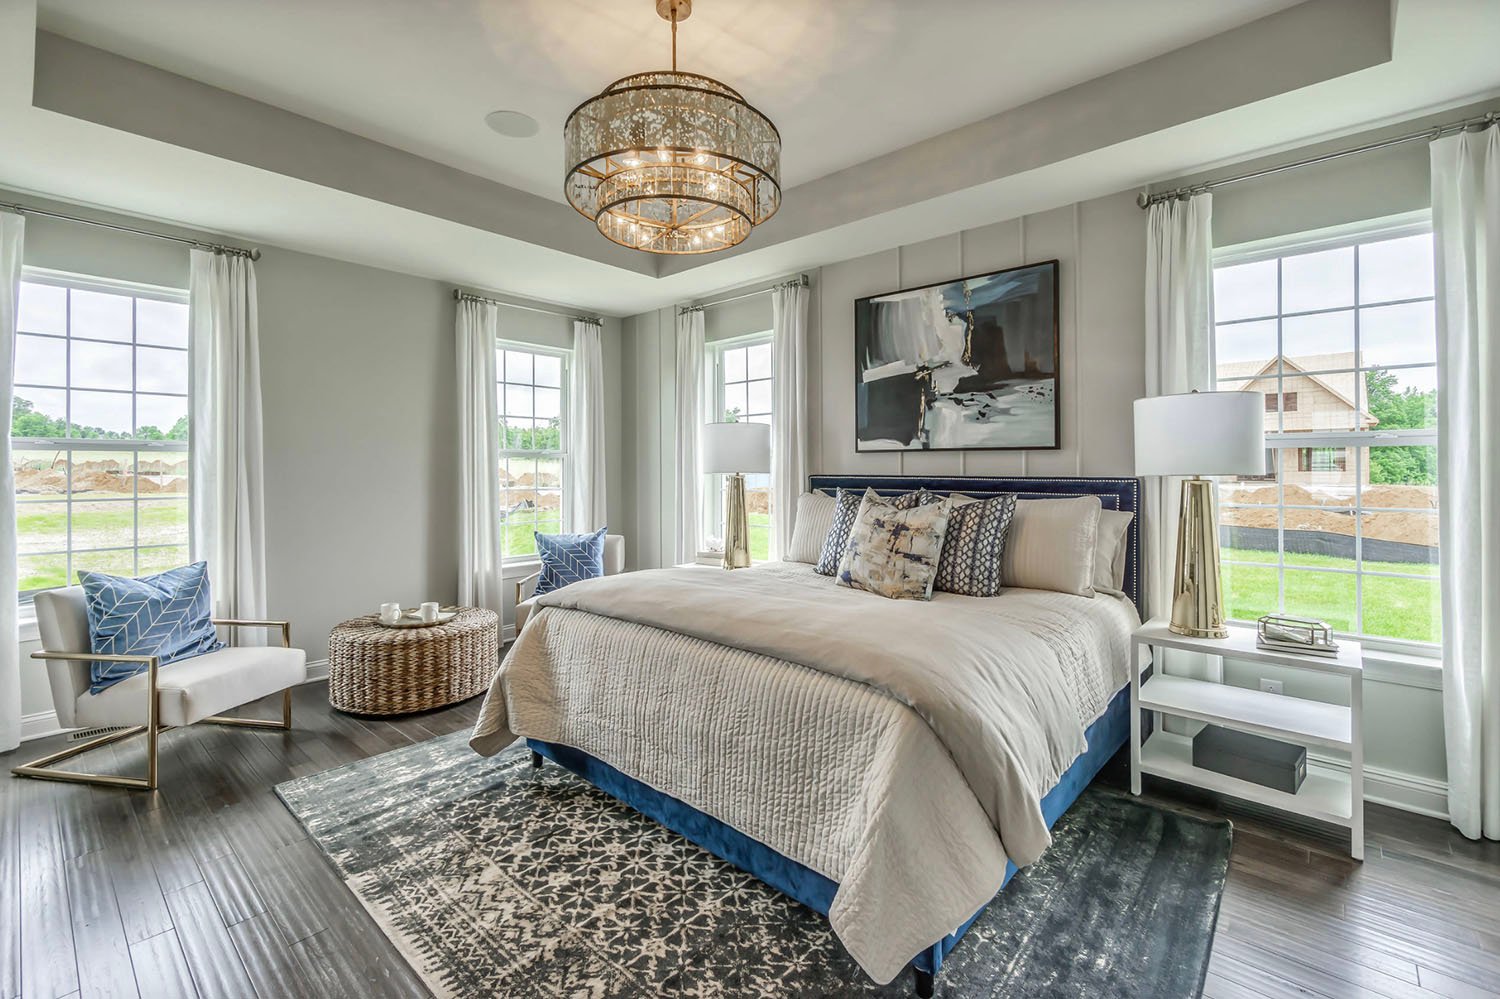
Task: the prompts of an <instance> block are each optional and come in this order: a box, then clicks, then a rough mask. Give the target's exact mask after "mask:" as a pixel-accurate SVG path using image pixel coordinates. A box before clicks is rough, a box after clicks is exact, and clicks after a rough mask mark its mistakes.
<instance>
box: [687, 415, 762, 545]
mask: <svg viewBox="0 0 1500 999" xmlns="http://www.w3.org/2000/svg"><path fill="white" fill-rule="evenodd" d="M703 470H704V471H705V472H718V473H722V474H726V475H728V476H729V477H728V478H727V479H726V480H725V481H724V568H726V569H743V568H745V567H746V566H748V565H749V564H750V513H749V511H748V510H747V509H746V508H745V473H746V472H751V473H756V472H759V473H764V472H769V471H770V470H771V428H770V427H769V426H768V425H767V424H764V423H710V424H708V425H707V426H705V427H704V428H703Z"/></svg>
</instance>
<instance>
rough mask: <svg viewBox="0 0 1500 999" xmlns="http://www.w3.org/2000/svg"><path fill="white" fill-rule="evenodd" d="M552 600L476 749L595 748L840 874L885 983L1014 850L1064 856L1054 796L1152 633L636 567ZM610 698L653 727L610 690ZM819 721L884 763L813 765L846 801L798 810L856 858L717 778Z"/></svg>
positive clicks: (856, 934)
mask: <svg viewBox="0 0 1500 999" xmlns="http://www.w3.org/2000/svg"><path fill="white" fill-rule="evenodd" d="M539 603H540V613H539V615H538V616H537V617H536V618H534V619H533V620H532V621H531V622H529V623H528V627H527V628H526V629H524V630H523V632H522V634H521V636H520V638H519V639H518V640H517V642H516V644H515V646H514V647H513V648H512V650H511V652H510V654H509V655H508V656H507V657H506V661H505V663H504V664H503V665H502V667H501V670H500V673H499V674H498V675H497V676H496V679H495V683H494V686H493V687H492V689H491V693H490V696H489V697H488V698H487V699H486V702H485V705H484V707H483V708H482V709H481V713H480V719H479V722H478V723H477V725H476V727H475V734H474V738H473V740H472V744H473V746H474V748H475V749H476V750H477V751H479V752H481V753H493V752H497V751H499V749H501V748H503V747H504V746H505V745H506V744H508V743H509V742H510V741H512V740H513V739H514V738H515V737H517V736H529V737H534V738H540V739H546V740H549V741H559V742H563V743H566V744H569V745H574V746H577V747H578V748H580V749H583V750H585V751H587V752H591V753H593V754H594V755H596V756H599V757H600V758H601V759H604V760H605V762H608V763H610V764H611V765H613V766H616V767H617V768H619V769H621V770H623V771H624V772H626V773H629V774H630V775H631V776H633V777H636V779H638V780H643V781H646V782H647V783H651V784H652V786H655V787H657V788H658V789H659V790H662V791H664V792H666V793H668V794H672V795H674V796H676V797H678V798H680V799H682V800H684V801H686V802H687V803H688V804H690V805H693V806H694V807H696V808H699V809H700V810H703V811H705V812H708V813H709V814H711V815H714V816H715V817H716V818H719V819H720V820H721V821H725V822H728V823H729V824H731V825H734V826H735V828H737V829H740V830H741V831H742V832H746V833H747V834H749V835H753V836H756V838H759V839H761V840H762V841H763V842H766V843H767V845H769V846H771V847H772V848H774V849H778V850H781V851H782V852H785V853H786V854H787V855H788V856H791V857H792V858H793V859H795V860H798V861H799V862H802V863H804V864H807V865H808V866H810V867H813V869H815V870H818V871H819V872H820V873H823V874H825V876H828V877H830V878H832V879H833V880H835V881H838V882H839V885H840V887H839V894H838V897H837V898H836V899H835V905H834V909H833V911H831V912H830V918H831V919H832V921H833V925H834V928H835V930H836V931H838V932H839V935H840V938H841V939H842V940H843V941H844V944H845V946H846V947H848V948H849V951H850V953H851V954H852V955H853V956H854V957H855V958H856V959H857V960H859V961H860V963H861V965H862V966H863V967H864V968H865V969H866V970H867V971H868V972H869V973H870V974H871V976H872V977H873V978H875V979H876V980H877V981H887V980H889V979H890V978H891V977H893V976H894V975H895V974H896V973H898V972H899V971H900V969H901V968H902V967H903V966H904V965H905V963H906V961H908V960H909V959H910V958H911V957H912V955H913V954H915V953H916V952H917V951H918V950H921V949H922V948H923V947H926V946H928V945H930V944H931V943H933V942H935V941H936V940H937V939H940V938H941V937H942V936H944V935H946V934H947V933H949V932H951V931H952V930H953V929H954V928H956V926H957V925H958V924H959V923H960V922H962V921H963V920H964V919H966V918H967V917H968V916H969V915H972V913H973V912H974V911H975V910H976V909H978V908H979V906H980V905H982V904H983V903H984V902H985V901H987V900H988V898H989V897H990V896H992V895H993V893H994V892H995V890H996V889H997V888H998V886H999V881H1000V877H1001V876H1002V875H1003V872H1004V861H1005V857H1006V856H1007V855H1008V856H1009V857H1010V859H1012V860H1014V861H1015V862H1016V863H1017V865H1018V866H1024V865H1026V864H1029V863H1031V862H1032V861H1033V860H1035V859H1036V858H1037V857H1038V856H1039V855H1040V854H1041V852H1042V850H1044V849H1045V848H1046V846H1047V845H1048V843H1049V842H1050V834H1049V833H1048V830H1047V828H1046V824H1045V822H1044V821H1043V819H1042V815H1041V809H1040V799H1041V797H1042V796H1043V795H1044V794H1045V793H1046V792H1047V791H1048V790H1049V789H1050V788H1051V787H1052V785H1053V784H1055V783H1056V781H1057V779H1058V778H1059V776H1061V774H1062V773H1063V771H1064V770H1066V769H1067V767H1068V766H1069V765H1070V764H1071V763H1072V761H1073V760H1074V759H1075V758H1076V757H1077V756H1078V755H1079V754H1080V753H1082V752H1083V750H1084V749H1085V740H1084V734H1083V733H1084V729H1085V727H1086V726H1087V725H1088V724H1089V722H1091V721H1092V720H1093V718H1094V717H1096V716H1097V715H1098V713H1099V712H1100V711H1102V710H1103V708H1104V706H1105V704H1107V703H1108V700H1109V696H1110V694H1111V693H1112V692H1113V691H1114V690H1115V689H1117V688H1118V686H1119V685H1120V683H1122V682H1123V679H1124V658H1125V652H1124V648H1125V636H1127V635H1128V633H1129V629H1130V627H1131V626H1133V624H1134V621H1133V618H1134V611H1133V609H1131V608H1130V607H1129V605H1128V603H1126V602H1124V601H1117V600H1114V599H1113V598H1097V599H1096V600H1087V599H1084V598H1078V597H1067V596H1065V595H1062V594H1039V593H1036V592H1035V591H1020V590H1017V591H1010V592H1008V593H1007V594H1006V595H1004V596H1001V597H997V598H990V599H983V600H981V599H975V598H967V597H954V596H952V595H947V594H944V595H940V597H939V598H938V599H935V600H934V601H932V602H931V603H924V602H917V601H893V600H886V599H884V598H881V597H878V596H875V595H873V594H870V593H865V592H861V591H857V590H851V589H847V588H844V587H838V586H835V585H833V583H832V581H831V580H829V579H827V578H825V577H821V576H817V575H816V574H815V573H812V572H811V570H810V569H809V567H807V566H801V565H779V564H778V565H767V566H762V567H758V568H757V569H754V570H749V571H740V572H733V573H729V572H708V571H704V570H698V569H663V570H653V571H649V572H636V573H628V574H624V575H620V576H613V577H605V578H602V579H597V580H589V581H586V582H584V583H577V584H573V585H571V586H568V587H566V588H564V589H563V590H560V591H557V592H555V593H552V594H548V595H547V596H545V597H543V598H542V599H541V600H540V601H539ZM788 664H796V665H795V666H794V665H788ZM798 666H801V667H806V669H798V668H797V667H798ZM606 672H607V673H609V674H622V673H623V674H625V675H620V676H614V677H605V676H603V675H601V674H602V673H606ZM630 673H635V674H636V675H635V676H634V677H630V678H629V679H627V677H628V676H629V674H630ZM761 681H764V688H763V689H754V685H755V684H756V683H760V682H761ZM850 681H852V683H851V682H850ZM610 685H614V686H615V687H616V688H617V689H616V691H615V695H616V697H617V698H619V697H623V699H624V702H625V703H627V704H630V705H633V710H634V712H635V717H634V719H631V718H625V717H620V716H619V714H620V713H619V712H618V710H617V708H616V707H615V706H614V704H613V702H612V701H611V700H609V699H608V698H607V697H604V696H602V695H603V694H604V690H603V688H604V687H606V686H610ZM773 688H774V689H773ZM648 692H649V696H652V697H663V696H664V697H666V698H672V697H674V696H676V697H680V698H682V699H683V701H684V704H683V705H682V706H681V707H679V708H678V709H676V710H677V713H678V715H679V716H680V715H681V714H682V713H683V712H688V713H692V712H701V711H705V710H707V711H711V712H718V714H717V717H716V718H715V717H709V718H707V719H703V720H705V721H707V722H709V723H710V724H709V726H708V727H709V728H715V727H716V728H718V729H719V730H720V732H722V733H724V734H725V737H726V738H728V739H729V741H728V742H716V740H715V739H714V737H713V736H711V735H710V736H708V737H707V738H704V734H705V733H704V732H703V731H701V730H700V731H698V732H697V736H698V737H697V738H695V739H691V740H682V739H675V738H671V737H670V735H668V734H667V732H666V731H664V730H663V728H662V724H663V722H664V719H665V718H666V714H664V713H663V709H662V708H661V706H660V705H659V704H657V703H655V702H652V703H649V704H647V703H646V702H645V701H644V699H643V698H644V697H645V696H647V695H648ZM727 694H728V695H732V696H726V695H727ZM840 699H841V700H842V701H843V702H845V703H843V704H834V703H833V702H834V701H836V700H840ZM821 700H827V701H829V703H828V704H826V705H823V706H822V707H820V708H817V709H812V708H810V705H813V704H815V703H818V702H820V701H821ZM667 713H668V714H669V713H670V712H667ZM809 713H810V714H811V715H812V716H814V717H813V718H811V719H809V718H806V717H804V718H802V721H803V723H804V724H805V723H806V722H807V721H809V720H811V721H812V722H813V724H812V726H811V727H812V729H813V732H812V738H813V739H816V738H818V736H819V735H820V734H821V735H822V736H823V737H824V738H825V739H828V740H833V741H835V742H840V741H848V740H856V741H858V742H859V743H860V747H857V748H855V749H851V750H850V751H849V752H848V753H846V754H845V756H844V757H840V756H839V753H838V751H837V750H835V751H833V757H834V758H835V759H836V760H841V759H847V760H849V761H855V760H857V761H858V763H857V765H858V766H859V767H860V768H862V770H858V771H845V772H834V773H824V772H817V773H809V772H807V770H803V771H802V773H801V779H802V781H803V782H804V783H808V784H817V785H822V786H824V787H825V788H828V792H827V793H826V794H825V795H820V796H816V797H814V798H813V799H812V800H811V801H810V802H803V803H801V804H800V805H799V806H798V807H797V808H793V809H791V811H793V812H796V811H798V809H799V808H800V809H801V810H803V811H806V810H808V809H811V808H826V809H829V810H833V811H839V812H841V814H840V815H839V816H838V821H833V820H832V818H831V817H830V816H815V817H807V816H801V817H797V816H791V817H788V816H782V819H783V821H791V822H792V824H794V825H795V824H797V823H799V822H800V824H801V825H802V826H805V827H811V828H823V829H826V830H830V831H831V832H830V834H831V835H833V838H834V843H833V844H832V845H833V846H834V847H836V848H835V849H831V850H829V851H826V852H825V851H822V850H819V849H818V848H817V847H815V846H813V845H811V844H809V843H808V842H807V841H806V840H801V841H799V840H798V837H797V836H796V835H795V834H794V833H793V834H789V835H787V836H786V837H785V839H786V840H787V842H789V843H792V844H794V845H800V846H801V849H800V850H798V849H791V850H787V849H784V848H783V843H782V842H781V841H780V840H781V839H782V838H783V837H781V836H779V835H778V831H777V830H776V829H766V828H749V829H747V828H745V827H744V826H743V825H741V824H739V823H740V822H746V821H748V822H752V823H753V821H754V820H753V819H752V818H750V817H749V816H747V815H745V814H744V813H743V812H737V810H736V809H735V808H734V806H733V804H732V803H731V802H727V801H724V800H722V799H721V800H717V801H716V800H713V799H715V797H716V792H715V787H714V784H715V780H714V777H715V774H714V771H715V769H722V770H728V769H730V768H731V767H732V766H733V765H734V758H735V757H737V756H741V755H747V756H751V757H754V756H757V755H765V754H764V753H763V752H762V751H761V749H760V748H759V747H755V746H752V745H747V744H745V743H744V742H743V741H741V740H740V739H739V738H737V737H736V736H735V733H736V732H741V733H743V732H752V731H757V730H759V731H762V732H767V733H770V732H773V731H776V730H778V727H779V719H777V718H776V717H775V716H776V715H777V714H782V715H788V716H805V715H808V714H809ZM913 713H915V715H916V716H918V717H919V718H920V719H921V722H925V725H924V724H921V722H917V721H916V719H914V718H912V714H913ZM610 714H613V715H615V717H606V716H607V715H610ZM856 717H857V718H859V719H861V720H860V722H859V724H851V719H854V718H856ZM908 719H910V721H908ZM715 722H717V724H714V723H715ZM668 724H676V723H668ZM637 726H639V727H637ZM622 728H623V729H624V730H625V731H624V733H623V738H622V733H621V731H620V730H621V729H622ZM695 728H698V726H696V725H695ZM820 730H821V732H820ZM934 736H935V738H934ZM653 741H654V742H656V743H657V748H656V752H657V753H666V752H668V750H667V748H666V747H667V744H668V743H670V752H671V753H672V754H675V755H681V754H686V755H688V756H692V755H693V754H695V753H696V754H697V755H698V756H700V757H702V759H699V760H696V761H694V763H693V764H692V767H693V772H692V773H691V774H688V775H686V776H684V777H682V778H681V779H682V780H683V781H684V782H685V783H686V785H687V786H685V787H684V786H677V785H675V784H673V783H667V784H666V786H663V784H662V783H654V782H653V780H652V778H653V777H655V778H657V779H658V780H659V779H661V777H662V773H664V772H678V773H680V772H681V771H682V769H683V763H682V762H680V761H679V762H676V763H675V764H673V765H672V766H669V767H667V768H666V770H665V771H661V770H660V768H658V767H655V766H654V765H653V764H652V763H651V762H650V761H649V760H647V759H645V757H647V756H650V755H651V752H650V750H649V749H648V750H645V751H644V752H643V750H642V749H641V745H642V744H650V743H652V742H653ZM695 744H696V746H697V748H696V749H695V748H694V746H695ZM824 755H826V753H825V754H824ZM611 757H614V758H611ZM912 761H919V762H920V766H921V769H912ZM642 770H647V771H650V770H657V771H659V772H655V773H642V772H639V771H642ZM761 772H762V773H765V771H761ZM674 779H675V778H674ZM771 783H775V782H774V781H773V782H771ZM840 784H841V785H847V786H846V787H835V785H840ZM966 791H967V792H968V793H967V794H966V793H965V792H966ZM793 793H795V790H794V791H793ZM976 803H977V806H978V807H977V808H976ZM912 809H917V810H918V811H917V812H916V813H915V814H911V813H910V810H912ZM726 812H727V813H730V814H726ZM839 833H842V834H841V835H840V834H839ZM799 853H800V855H799ZM810 854H811V856H809V855H810Z"/></svg>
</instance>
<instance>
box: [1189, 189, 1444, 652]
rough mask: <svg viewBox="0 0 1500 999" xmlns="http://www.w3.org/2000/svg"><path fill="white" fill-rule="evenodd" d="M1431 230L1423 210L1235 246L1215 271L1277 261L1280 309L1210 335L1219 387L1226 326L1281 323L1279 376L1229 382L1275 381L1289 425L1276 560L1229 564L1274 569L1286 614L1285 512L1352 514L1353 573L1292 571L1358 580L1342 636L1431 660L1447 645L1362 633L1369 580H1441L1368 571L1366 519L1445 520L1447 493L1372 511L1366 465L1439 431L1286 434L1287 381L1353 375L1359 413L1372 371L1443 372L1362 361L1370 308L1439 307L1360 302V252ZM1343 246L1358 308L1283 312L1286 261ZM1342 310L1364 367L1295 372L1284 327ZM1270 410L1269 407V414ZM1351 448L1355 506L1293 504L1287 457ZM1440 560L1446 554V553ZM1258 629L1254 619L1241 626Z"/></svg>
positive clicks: (1280, 445)
mask: <svg viewBox="0 0 1500 999" xmlns="http://www.w3.org/2000/svg"><path fill="white" fill-rule="evenodd" d="M1431 232H1432V221H1431V216H1430V214H1429V213H1425V212H1419V213H1412V215H1409V216H1406V217H1403V218H1401V219H1398V220H1385V221H1382V222H1374V223H1369V224H1364V225H1355V226H1349V227H1345V228H1344V229H1342V230H1341V231H1338V232H1336V233H1332V234H1329V235H1325V236H1322V237H1317V238H1305V237H1296V236H1293V237H1287V238H1284V239H1274V240H1267V241H1264V242H1261V243H1257V244H1253V245H1248V246H1245V247H1229V248H1226V249H1224V250H1221V251H1217V252H1215V254H1214V261H1213V266H1214V269H1215V270H1217V269H1218V268H1221V267H1232V266H1235V265H1238V264H1247V263H1254V262H1257V261H1264V260H1273V259H1274V260H1275V261H1276V262H1277V263H1276V303H1277V311H1276V312H1274V313H1267V314H1264V315H1255V316H1243V317H1237V318H1235V319H1229V320H1223V321H1220V320H1218V319H1217V317H1215V320H1214V323H1213V335H1212V336H1211V337H1210V341H1209V342H1210V362H1209V363H1210V365H1211V366H1212V369H1213V371H1214V373H1215V381H1216V384H1217V382H1218V380H1219V379H1218V375H1217V372H1218V364H1217V358H1216V357H1215V356H1214V354H1215V352H1216V350H1217V344H1218V329H1219V327H1221V326H1236V325H1245V324H1249V323H1257V322H1270V321H1274V322H1275V323H1276V349H1275V354H1274V356H1275V357H1276V358H1277V359H1278V363H1277V365H1276V373H1275V374H1274V375H1264V376H1258V377H1254V378H1239V377H1236V378H1228V379H1224V381H1225V382H1226V383H1229V384H1232V385H1234V386H1235V387H1253V386H1254V385H1255V383H1257V382H1265V383H1267V384H1268V385H1270V384H1272V383H1274V392H1275V397H1276V399H1277V400H1278V401H1277V405H1276V408H1275V410H1274V412H1275V413H1276V414H1277V417H1276V418H1277V422H1278V426H1279V427H1281V428H1283V429H1282V432H1270V431H1267V433H1266V451H1267V454H1268V455H1276V456H1277V464H1276V465H1275V467H1274V469H1272V471H1273V472H1274V477H1275V486H1276V498H1277V502H1276V512H1277V513H1276V536H1277V537H1276V561H1275V562H1274V563H1268V562H1254V561H1240V560H1236V559H1224V564H1225V565H1231V566H1233V565H1238V566H1243V567H1246V568H1267V567H1273V568H1275V570H1276V606H1277V610H1278V611H1280V610H1282V609H1283V608H1285V607H1286V570H1287V564H1286V550H1285V541H1286V512H1287V511H1288V510H1311V511H1321V512H1347V513H1349V514H1350V515H1351V517H1352V520H1353V523H1354V560H1353V561H1354V568H1352V569H1342V568H1334V567H1324V566H1319V567H1316V568H1311V567H1296V566H1294V567H1292V568H1293V569H1294V570H1295V571H1297V572H1322V573H1330V574H1341V575H1352V576H1354V615H1355V618H1354V620H1355V627H1354V629H1353V630H1352V631H1348V632H1344V631H1337V632H1336V634H1340V635H1343V636H1345V637H1350V638H1356V639H1359V640H1360V641H1361V643H1362V644H1363V645H1364V646H1365V647H1367V648H1370V649H1375V650H1389V651H1394V652H1401V653H1414V654H1417V655H1420V656H1432V655H1435V654H1437V652H1438V650H1439V649H1440V646H1439V645H1438V644H1437V643H1432V642H1417V641H1410V640H1405V639H1399V638H1392V637H1389V636H1384V635H1369V634H1365V633H1364V630H1363V617H1364V580H1365V578H1366V577H1384V578H1391V579H1415V580H1423V581H1430V580H1432V579H1433V578H1434V577H1433V576H1431V575H1424V574H1421V573H1404V572H1391V571H1384V570H1371V569H1365V568H1364V531H1363V517H1362V516H1361V515H1362V514H1363V513H1365V512H1367V511H1368V512H1379V513H1412V514H1423V515H1426V516H1433V515H1436V516H1439V517H1440V516H1441V515H1442V514H1441V505H1442V504H1441V496H1439V505H1438V509H1437V510H1433V509H1431V508H1421V507H1388V506H1379V507H1368V508H1367V507H1365V506H1364V502H1363V498H1364V497H1363V494H1364V464H1365V461H1366V450H1367V449H1368V448H1376V447H1406V446H1424V447H1436V446H1437V443H1438V431H1437V428H1436V427H1431V428H1415V429H1407V428H1403V429H1397V430H1384V431H1382V430H1373V431H1371V430H1357V429H1354V428H1351V429H1349V430H1340V431H1326V432H1309V431H1285V430H1284V428H1285V417H1286V414H1285V412H1284V411H1283V408H1282V406H1281V403H1280V400H1281V398H1282V397H1283V391H1282V390H1283V386H1284V384H1285V382H1286V381H1287V380H1288V379H1306V378H1313V377H1317V376H1326V375H1339V374H1350V373H1353V374H1354V375H1355V379H1356V387H1357V388H1358V389H1359V392H1360V396H1359V398H1358V399H1357V400H1356V409H1357V408H1358V405H1359V404H1360V403H1361V402H1362V400H1363V391H1364V389H1363V378H1364V376H1365V373H1366V372H1368V371H1372V370H1379V371H1391V372H1398V371H1415V370H1436V363H1435V361H1434V362H1420V363H1410V364H1374V365H1367V364H1363V363H1361V362H1362V358H1363V351H1362V349H1361V348H1362V342H1361V339H1360V320H1361V312H1362V310H1363V309H1365V308H1374V307H1380V308H1384V307H1387V306H1399V305H1412V304H1417V303H1424V302H1426V303H1434V301H1435V299H1434V296H1432V295H1425V296H1416V297H1412V298H1401V299H1391V300H1379V301H1375V302H1369V303H1366V302H1363V301H1362V298H1361V291H1360V282H1359V277H1360V275H1359V262H1360V253H1359V250H1358V247H1360V246H1361V245H1363V244H1368V243H1378V242H1384V241H1386V240H1391V239H1399V238H1401V237H1403V236H1414V235H1421V234H1425V233H1431ZM1342 247H1355V253H1354V278H1353V285H1354V301H1353V303H1352V304H1351V305H1341V306H1335V307H1330V308H1323V309H1308V310H1300V311H1287V312H1283V311H1281V302H1282V297H1283V296H1282V291H1283V288H1282V260H1283V259H1284V258H1286V257H1293V256H1300V255H1302V254H1308V253H1317V252H1320V251H1324V250H1332V249H1339V248H1342ZM1339 312H1352V314H1353V319H1354V357H1355V362H1356V364H1357V365H1358V366H1357V367H1355V368H1328V369H1317V370H1308V371H1303V370H1300V369H1299V370H1297V371H1294V372H1291V373H1288V372H1287V371H1286V370H1285V367H1284V365H1282V364H1280V363H1279V359H1280V358H1282V357H1283V356H1284V354H1283V346H1284V338H1283V324H1284V323H1285V321H1286V320H1288V319H1297V318H1301V317H1305V316H1317V315H1328V314H1332V313H1339ZM1269 412H1270V411H1269V410H1268V413H1269ZM1333 447H1338V448H1347V449H1349V450H1352V451H1353V453H1354V467H1353V469H1351V470H1350V471H1352V472H1353V476H1354V497H1353V500H1352V502H1351V503H1350V505H1349V506H1348V507H1329V506H1318V505H1312V504H1298V503H1287V502H1286V501H1285V492H1286V477H1285V466H1286V453H1287V452H1290V451H1294V450H1295V449H1297V448H1333ZM1219 505H1220V507H1221V508H1223V509H1236V508H1238V509H1252V510H1264V509H1265V508H1266V504H1251V503H1235V502H1232V501H1231V502H1223V501H1221V502H1220V504H1219ZM1439 557H1441V556H1439ZM1239 623H1245V624H1253V623H1254V622H1239Z"/></svg>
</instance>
